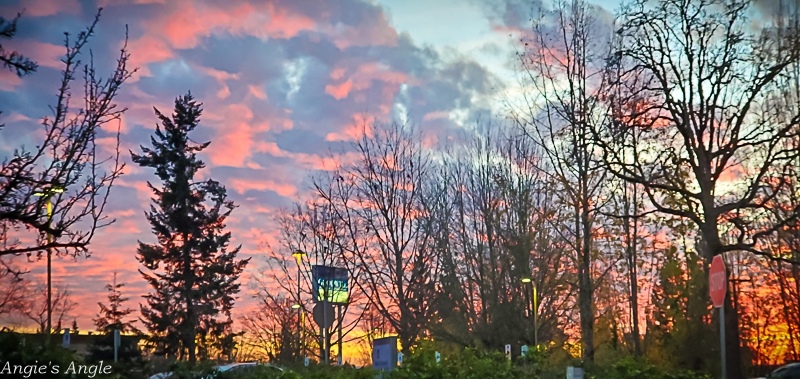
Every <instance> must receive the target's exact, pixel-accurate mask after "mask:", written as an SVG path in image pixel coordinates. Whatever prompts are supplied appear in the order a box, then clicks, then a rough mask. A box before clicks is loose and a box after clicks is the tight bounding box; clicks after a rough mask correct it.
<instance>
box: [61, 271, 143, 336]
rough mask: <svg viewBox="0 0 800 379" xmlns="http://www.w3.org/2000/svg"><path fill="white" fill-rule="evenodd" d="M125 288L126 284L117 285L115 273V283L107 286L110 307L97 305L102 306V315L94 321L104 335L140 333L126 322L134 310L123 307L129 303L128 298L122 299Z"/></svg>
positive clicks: (129, 322)
mask: <svg viewBox="0 0 800 379" xmlns="http://www.w3.org/2000/svg"><path fill="white" fill-rule="evenodd" d="M124 286H125V283H117V272H116V271H115V272H114V279H113V282H112V283H110V284H106V290H107V291H108V305H105V304H103V303H100V302H98V303H97V305H99V306H100V313H98V314H97V318H96V319H93V321H94V325H95V326H96V327H97V330H99V331H101V332H103V333H104V334H113V333H114V330H119V331H120V332H121V333H123V332H129V333H131V332H132V333H138V332H139V330H137V329H136V327H135V326H133V322H131V321H127V322H126V321H125V317H127V316H128V315H129V314H131V313H133V311H134V310H133V309H130V308H123V307H122V304H123V303H124V302H126V301H128V298H127V297H122V287H124ZM73 325H74V324H73ZM73 327H74V326H73ZM76 330H77V329H76Z"/></svg>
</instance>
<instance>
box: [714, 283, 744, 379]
mask: <svg viewBox="0 0 800 379" xmlns="http://www.w3.org/2000/svg"><path fill="white" fill-rule="evenodd" d="M730 271H732V270H729V272H728V277H729V278H730V277H731V272H730ZM730 287H731V286H728V288H730ZM724 306H725V358H726V360H727V365H726V371H727V374H728V377H727V378H725V379H744V374H743V373H742V349H741V345H740V341H739V313H738V312H737V311H736V307H735V304H734V294H733V293H730V291H728V295H727V296H725V305H724ZM717 319H719V317H717Z"/></svg>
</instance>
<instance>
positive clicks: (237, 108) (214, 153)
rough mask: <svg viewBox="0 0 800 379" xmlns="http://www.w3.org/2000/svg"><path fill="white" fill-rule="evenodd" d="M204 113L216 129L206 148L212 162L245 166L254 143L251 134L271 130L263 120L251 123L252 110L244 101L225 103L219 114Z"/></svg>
mask: <svg viewBox="0 0 800 379" xmlns="http://www.w3.org/2000/svg"><path fill="white" fill-rule="evenodd" d="M206 115H207V117H206V119H207V120H212V121H214V122H213V123H210V124H211V125H212V126H213V127H214V128H215V129H217V135H216V137H215V138H214V142H213V143H212V144H211V146H209V148H208V149H207V150H206V152H207V153H208V154H209V156H210V157H211V162H212V163H213V164H215V165H222V166H231V167H246V166H247V162H246V160H247V158H248V157H250V156H251V154H252V150H253V148H254V146H255V141H254V138H255V135H256V134H257V133H263V132H267V131H269V130H270V129H271V128H270V123H269V122H267V121H262V122H254V121H253V112H252V111H251V110H250V108H248V107H247V106H246V105H244V104H232V105H228V106H227V107H226V108H225V109H224V110H223V112H222V114H214V113H212V112H209V113H207V114H206Z"/></svg>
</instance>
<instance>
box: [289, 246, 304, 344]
mask: <svg viewBox="0 0 800 379" xmlns="http://www.w3.org/2000/svg"><path fill="white" fill-rule="evenodd" d="M292 256H293V257H295V259H297V304H294V305H292V308H297V348H298V349H299V351H298V358H299V356H300V355H302V354H303V335H302V330H303V323H302V320H301V318H302V315H303V306H302V305H301V302H300V270H301V267H302V266H300V263H301V261H302V260H303V257H305V256H306V252H305V251H303V250H299V249H298V250H295V251H294V253H292Z"/></svg>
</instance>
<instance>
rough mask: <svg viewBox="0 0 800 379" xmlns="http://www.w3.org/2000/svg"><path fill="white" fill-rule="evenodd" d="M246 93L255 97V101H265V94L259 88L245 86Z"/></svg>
mask: <svg viewBox="0 0 800 379" xmlns="http://www.w3.org/2000/svg"><path fill="white" fill-rule="evenodd" d="M247 90H248V93H250V94H251V95H253V96H255V97H256V98H257V99H261V100H267V93H266V92H264V90H263V89H261V88H260V87H259V86H254V85H248V86H247Z"/></svg>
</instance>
